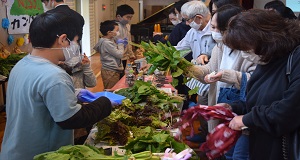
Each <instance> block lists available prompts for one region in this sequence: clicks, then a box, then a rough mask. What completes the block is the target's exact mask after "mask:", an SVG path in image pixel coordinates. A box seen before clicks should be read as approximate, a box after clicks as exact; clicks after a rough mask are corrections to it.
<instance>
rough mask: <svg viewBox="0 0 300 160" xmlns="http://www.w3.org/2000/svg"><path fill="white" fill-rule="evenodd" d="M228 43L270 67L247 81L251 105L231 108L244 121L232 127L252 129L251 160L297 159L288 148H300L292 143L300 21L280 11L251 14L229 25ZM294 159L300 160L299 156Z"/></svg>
mask: <svg viewBox="0 0 300 160" xmlns="http://www.w3.org/2000/svg"><path fill="white" fill-rule="evenodd" d="M224 43H225V44H226V45H228V46H230V47H231V48H234V49H239V50H244V51H249V53H251V52H252V53H255V55H259V56H260V58H261V59H260V61H262V62H264V63H265V64H264V65H257V67H256V69H255V71H254V72H253V74H252V75H251V78H250V80H249V81H248V84H247V99H246V102H237V103H234V104H231V108H232V110H233V111H234V112H236V113H240V114H244V115H240V116H236V117H234V118H233V119H232V120H231V122H230V123H229V127H230V128H232V129H234V130H241V128H242V127H245V126H247V127H248V128H249V130H250V136H249V142H250V147H249V152H250V153H249V154H250V159H251V160H284V159H288V160H295V159H297V157H292V153H293V148H289V147H291V146H293V145H296V146H297V145H298V146H299V144H300V142H299V139H298V140H296V139H294V141H293V140H291V139H290V138H292V137H291V136H290V134H291V133H292V132H295V131H297V130H298V132H299V127H300V119H299V115H300V105H299V95H300V89H299V88H300V77H299V75H300V65H299V64H300V63H299V61H300V49H299V48H300V47H299V45H300V28H299V21H295V20H288V19H286V18H283V17H282V16H280V15H279V14H278V13H276V12H275V11H268V10H254V9H253V10H248V11H247V12H243V13H241V14H239V15H237V16H235V17H234V18H233V19H232V20H231V21H230V22H229V24H228V29H227V31H226V32H225V34H224ZM291 55H292V56H291ZM289 59H290V61H289ZM284 137H285V138H284ZM298 138H299V137H298ZM284 139H285V140H284ZM294 153H295V154H296V155H297V154H298V156H299V151H297V150H296V151H294ZM289 154H290V155H289ZM290 156H291V157H290ZM298 159H299V157H298Z"/></svg>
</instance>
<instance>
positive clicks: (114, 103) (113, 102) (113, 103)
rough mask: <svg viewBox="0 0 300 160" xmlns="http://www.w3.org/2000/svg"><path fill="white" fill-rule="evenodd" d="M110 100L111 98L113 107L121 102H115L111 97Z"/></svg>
mask: <svg viewBox="0 0 300 160" xmlns="http://www.w3.org/2000/svg"><path fill="white" fill-rule="evenodd" d="M109 100H110V102H111V105H112V106H113V107H114V106H118V105H119V103H117V102H115V101H113V100H111V99H109Z"/></svg>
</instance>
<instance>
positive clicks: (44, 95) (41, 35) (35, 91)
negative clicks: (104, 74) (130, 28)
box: [0, 12, 112, 160]
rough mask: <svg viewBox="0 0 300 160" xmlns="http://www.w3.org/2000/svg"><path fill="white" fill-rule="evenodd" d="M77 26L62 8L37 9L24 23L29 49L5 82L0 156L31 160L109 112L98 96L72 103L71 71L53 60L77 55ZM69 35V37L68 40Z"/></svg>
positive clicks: (70, 141) (104, 100)
mask: <svg viewBox="0 0 300 160" xmlns="http://www.w3.org/2000/svg"><path fill="white" fill-rule="evenodd" d="M80 30H81V27H79V26H78V25H76V20H75V19H73V18H71V17H69V16H67V15H65V14H63V13H61V12H55V13H47V12H46V13H43V14H41V15H38V16H37V17H36V18H35V19H34V20H33V21H32V23H31V25H30V28H29V38H30V40H31V43H32V47H33V50H32V52H31V53H30V54H29V55H27V56H26V57H24V58H23V59H22V60H20V61H19V62H18V63H17V64H16V65H15V67H14V68H13V69H12V71H11V73H10V77H9V80H8V87H7V103H6V114H7V124H6V128H5V133H4V138H3V142H2V147H1V149H2V150H1V153H0V159H2V160H20V159H22V160H32V159H33V157H34V156H35V155H37V154H40V153H44V152H49V151H54V150H57V149H58V148H60V147H61V146H65V145H71V144H73V129H76V128H83V127H87V126H90V125H93V124H95V123H96V122H98V121H100V120H101V119H103V118H105V117H107V116H108V115H109V114H110V113H111V109H112V104H111V102H110V100H109V99H108V98H106V97H100V98H98V99H96V100H95V101H94V102H92V103H90V104H87V105H84V106H82V105H80V104H77V97H76V95H77V93H78V95H79V97H80V95H85V94H90V92H89V91H87V90H84V89H82V90H79V91H78V92H76V93H75V89H74V86H73V82H72V79H71V77H70V76H69V75H68V74H67V73H66V72H65V71H64V70H63V69H62V68H60V67H59V66H58V65H57V64H58V62H59V61H65V62H70V61H73V60H74V59H78V58H77V56H80V55H77V54H74V53H76V52H75V51H74V50H73V48H74V44H75V43H74V41H73V39H74V38H75V37H78V33H79V32H80ZM71 40H72V41H71Z"/></svg>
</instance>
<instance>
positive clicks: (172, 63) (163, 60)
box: [133, 41, 193, 86]
mask: <svg viewBox="0 0 300 160" xmlns="http://www.w3.org/2000/svg"><path fill="white" fill-rule="evenodd" d="M133 45H134V46H136V47H140V48H143V49H145V51H146V52H145V53H144V56H145V57H146V60H147V63H150V64H152V66H151V67H150V68H149V70H148V74H152V73H153V72H154V71H155V70H156V69H158V70H160V71H166V72H169V71H171V72H172V77H174V78H175V77H178V76H180V75H182V74H183V73H184V74H187V75H192V73H191V72H190V71H189V67H191V66H192V65H193V64H192V63H191V62H189V61H187V60H186V59H185V58H183V57H184V56H185V55H186V54H187V53H189V52H191V50H181V51H178V50H176V48H175V47H173V46H172V45H171V44H170V43H169V42H168V43H167V44H163V43H161V42H158V43H156V44H153V43H152V42H151V41H149V43H146V42H144V41H142V42H141V44H133ZM185 81H187V79H186V78H185ZM177 84H178V81H177V80H176V79H173V81H172V85H173V86H176V85H177Z"/></svg>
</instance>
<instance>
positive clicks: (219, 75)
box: [204, 71, 223, 83]
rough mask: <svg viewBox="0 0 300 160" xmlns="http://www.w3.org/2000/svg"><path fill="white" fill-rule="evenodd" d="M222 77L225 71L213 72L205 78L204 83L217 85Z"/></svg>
mask: <svg viewBox="0 0 300 160" xmlns="http://www.w3.org/2000/svg"><path fill="white" fill-rule="evenodd" d="M222 75H223V71H221V72H218V73H216V72H212V73H210V74H208V75H206V76H205V77H204V81H205V82H206V83H215V82H217V81H219V80H220V79H221V78H222Z"/></svg>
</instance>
